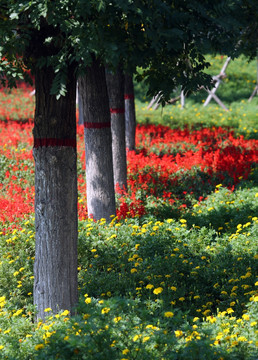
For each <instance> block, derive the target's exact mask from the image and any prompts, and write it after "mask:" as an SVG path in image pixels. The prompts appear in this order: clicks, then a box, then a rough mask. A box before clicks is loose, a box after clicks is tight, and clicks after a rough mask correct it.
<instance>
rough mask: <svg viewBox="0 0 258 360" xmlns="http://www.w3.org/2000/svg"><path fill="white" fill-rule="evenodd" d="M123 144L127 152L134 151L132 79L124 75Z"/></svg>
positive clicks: (134, 118)
mask: <svg viewBox="0 0 258 360" xmlns="http://www.w3.org/2000/svg"><path fill="white" fill-rule="evenodd" d="M124 100H125V142H126V148H127V149H128V150H130V151H131V150H135V131H136V115H135V102H134V84H133V77H132V76H131V75H129V74H125V89H124Z"/></svg>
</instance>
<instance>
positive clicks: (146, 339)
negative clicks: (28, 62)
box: [142, 336, 150, 342]
mask: <svg viewBox="0 0 258 360" xmlns="http://www.w3.org/2000/svg"><path fill="white" fill-rule="evenodd" d="M149 339H150V337H149V336H145V337H144V338H143V339H142V342H145V341H148V340H149Z"/></svg>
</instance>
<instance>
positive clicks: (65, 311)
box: [61, 310, 70, 316]
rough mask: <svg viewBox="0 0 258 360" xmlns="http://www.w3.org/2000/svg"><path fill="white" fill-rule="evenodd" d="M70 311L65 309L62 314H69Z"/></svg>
mask: <svg viewBox="0 0 258 360" xmlns="http://www.w3.org/2000/svg"><path fill="white" fill-rule="evenodd" d="M69 313H70V311H69V310H64V311H63V312H62V313H61V316H67V315H69Z"/></svg>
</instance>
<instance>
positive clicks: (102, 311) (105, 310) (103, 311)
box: [101, 307, 110, 314]
mask: <svg viewBox="0 0 258 360" xmlns="http://www.w3.org/2000/svg"><path fill="white" fill-rule="evenodd" d="M109 311H110V308H108V307H104V308H103V309H102V310H101V314H108V313H109Z"/></svg>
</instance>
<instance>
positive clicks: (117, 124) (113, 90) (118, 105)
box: [106, 69, 127, 190]
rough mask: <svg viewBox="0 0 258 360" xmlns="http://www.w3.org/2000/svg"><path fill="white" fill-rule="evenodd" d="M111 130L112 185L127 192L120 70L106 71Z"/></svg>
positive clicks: (122, 82) (122, 79)
mask: <svg viewBox="0 0 258 360" xmlns="http://www.w3.org/2000/svg"><path fill="white" fill-rule="evenodd" d="M106 81H107V88H108V97H109V106H110V114H111V130H112V154H113V169H114V183H115V185H119V187H120V189H125V190H127V163H126V147H125V105H124V75H123V72H122V70H121V69H118V70H117V71H116V72H115V73H112V72H110V71H109V70H106Z"/></svg>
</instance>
